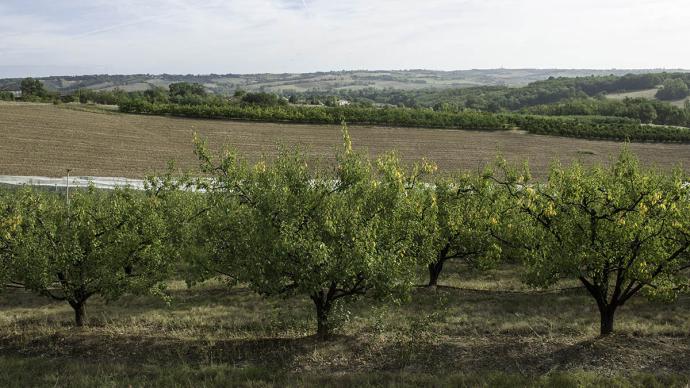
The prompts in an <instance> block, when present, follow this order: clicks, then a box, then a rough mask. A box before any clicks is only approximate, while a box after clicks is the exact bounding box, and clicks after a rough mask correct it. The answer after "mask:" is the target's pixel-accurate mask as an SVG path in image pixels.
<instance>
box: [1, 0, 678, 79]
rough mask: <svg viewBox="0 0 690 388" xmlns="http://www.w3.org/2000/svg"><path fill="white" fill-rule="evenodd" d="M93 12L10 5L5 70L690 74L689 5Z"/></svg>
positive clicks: (254, 1) (589, 1) (293, 0)
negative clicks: (688, 46)
mask: <svg viewBox="0 0 690 388" xmlns="http://www.w3.org/2000/svg"><path fill="white" fill-rule="evenodd" d="M86 4H87V5H85V2H83V1H77V0H62V1H52V0H51V1H49V0H6V1H3V2H2V4H0V56H1V57H2V62H3V64H4V65H5V66H14V67H13V69H16V68H17V67H21V66H26V67H27V69H38V68H40V69H46V68H49V67H50V66H54V68H55V69H65V68H70V67H72V68H79V69H84V68H90V67H92V68H94V72H95V71H96V70H97V69H100V70H99V71H102V69H104V68H106V69H108V71H109V72H120V73H131V72H137V73H138V72H151V73H158V72H168V73H173V72H180V73H206V72H215V73H224V72H235V73H240V72H241V73H248V72H251V73H254V72H300V71H313V70H339V69H362V68H370V69H386V68H388V69H404V68H432V69H464V68H487V67H499V66H505V67H571V68H573V67H586V68H611V67H616V68H633V67H634V68H649V67H669V68H670V67H690V52H688V50H685V49H684V47H685V42H684V36H686V30H687V26H686V24H687V23H686V20H685V19H686V15H688V14H690V4H689V3H687V2H686V1H685V0H654V1H652V0H626V1H624V0H580V1H574V0H522V1H518V0H426V1H423V2H422V1H418V0H377V1H373V0H341V1H333V0H227V1H221V0H208V1H202V0H150V1H146V2H142V1H137V0H120V1H117V2H112V1H109V0H108V1H106V0H92V1H90V2H88V3H86ZM28 71H36V70H28ZM42 71H45V70H42ZM2 75H3V74H2V69H0V76H2ZM32 75H40V74H32Z"/></svg>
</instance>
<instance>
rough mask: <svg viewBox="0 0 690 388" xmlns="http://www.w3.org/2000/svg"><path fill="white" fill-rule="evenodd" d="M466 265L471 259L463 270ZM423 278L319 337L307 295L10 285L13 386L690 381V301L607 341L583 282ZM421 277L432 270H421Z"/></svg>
mask: <svg viewBox="0 0 690 388" xmlns="http://www.w3.org/2000/svg"><path fill="white" fill-rule="evenodd" d="M455 269H456V270H460V271H459V273H463V272H462V269H461V268H459V267H456V268H455ZM452 272H455V271H454V269H453V268H452V267H451V268H450V271H448V272H447V273H446V274H445V277H444V278H443V280H444V284H445V285H446V286H443V287H439V288H437V289H426V288H420V289H418V290H417V291H416V292H415V293H414V295H413V297H412V300H411V301H410V302H408V303H404V304H401V305H389V304H385V303H380V302H377V303H371V302H370V301H368V300H361V301H358V302H355V303H353V304H350V305H348V306H345V307H344V308H343V309H342V311H341V312H340V316H341V317H342V319H343V322H344V324H343V326H342V327H341V328H340V329H339V331H338V335H337V337H336V338H334V339H333V340H332V341H328V342H319V341H317V340H316V339H314V338H313V337H311V335H312V334H313V333H314V330H315V322H314V320H313V312H312V306H311V304H310V303H309V302H308V301H307V300H305V299H300V298H296V299H288V300H283V299H269V300H265V299H262V298H261V297H259V296H257V295H255V294H254V293H252V292H251V291H249V290H247V289H245V288H242V287H238V288H234V289H228V288H226V287H225V286H224V285H223V284H220V283H218V282H215V283H209V284H203V285H200V286H197V287H195V288H192V289H188V288H186V287H185V286H184V285H183V283H181V282H172V283H171V286H170V288H171V289H170V293H171V296H172V300H171V302H170V303H169V304H166V303H164V302H162V301H160V300H158V299H154V298H150V297H134V296H129V297H125V298H123V299H122V300H120V301H118V302H114V303H109V304H106V303H104V302H103V301H101V300H93V301H91V303H90V305H89V307H88V309H89V310H88V312H89V327H87V328H84V329H81V330H79V329H75V328H73V327H72V325H71V319H72V314H71V310H70V309H69V307H67V305H63V304H60V303H53V302H51V301H49V300H47V299H43V298H41V297H38V296H34V295H31V294H27V293H25V292H22V291H10V292H6V293H4V294H2V295H1V296H0V311H1V313H0V386H84V387H87V386H88V387H90V386H127V385H128V384H131V385H132V386H190V387H191V386H194V387H199V386H285V385H290V386H352V385H357V386H381V385H384V386H405V385H408V386H418V385H422V386H506V387H512V386H520V385H532V386H582V385H586V386H590V385H591V386H659V387H662V386H686V385H687V383H688V381H689V380H688V379H689V378H690V366H689V365H690V319H689V318H690V298H687V297H685V298H682V299H681V300H679V301H678V302H677V303H675V304H669V305H665V304H654V303H648V302H645V301H644V300H642V299H638V300H633V301H631V302H630V304H629V305H626V306H624V307H623V308H622V309H621V311H620V312H619V315H618V321H617V330H618V333H617V334H616V335H613V336H611V337H609V338H604V339H600V338H597V322H598V321H597V315H596V308H595V306H594V303H593V302H592V301H591V300H590V299H589V298H588V297H587V296H586V295H585V294H584V293H582V292H581V291H580V290H577V289H569V286H571V285H572V284H563V285H561V287H562V288H564V290H562V291H553V292H536V291H533V290H529V289H526V288H525V287H524V286H522V285H521V284H520V283H519V279H518V278H517V277H516V273H515V270H514V269H512V268H507V269H501V270H496V271H492V272H490V273H487V274H464V276H460V275H458V274H457V273H456V274H452ZM420 280H421V279H420Z"/></svg>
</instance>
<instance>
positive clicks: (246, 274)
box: [195, 130, 435, 338]
mask: <svg viewBox="0 0 690 388" xmlns="http://www.w3.org/2000/svg"><path fill="white" fill-rule="evenodd" d="M344 138H345V147H344V150H343V151H342V152H341V153H340V154H339V155H338V157H337V163H336V166H335V169H334V170H333V171H331V172H327V171H326V172H324V171H322V170H319V169H317V168H316V167H314V166H311V165H309V163H308V162H307V160H306V159H305V157H304V156H303V155H302V154H300V153H299V152H289V151H283V152H281V154H280V156H278V158H277V159H276V160H275V161H273V162H271V163H269V162H267V161H266V160H262V161H259V162H258V163H256V164H255V165H253V166H249V164H248V163H247V162H245V161H243V160H241V159H240V158H239V157H238V156H237V155H236V154H234V153H231V152H228V153H226V154H225V155H224V156H223V157H222V159H221V160H220V161H219V162H215V161H214V160H212V158H211V157H210V156H209V154H208V151H207V150H206V147H205V145H204V143H202V142H197V154H198V156H199V158H200V160H201V164H202V169H203V170H204V171H205V172H207V173H209V174H211V175H212V177H213V180H211V181H210V183H209V185H208V187H207V190H208V191H209V195H210V198H209V199H208V201H209V203H210V206H209V208H210V210H209V211H208V212H207V213H206V215H205V218H204V223H205V227H200V228H199V229H200V236H202V240H203V244H202V245H203V246H205V247H206V249H205V252H206V254H205V255H200V258H201V260H199V261H197V263H196V265H195V267H196V268H198V269H199V271H200V272H202V276H201V277H202V278H203V277H204V276H203V275H206V276H212V275H213V274H224V275H227V276H228V277H230V278H232V279H235V280H236V281H239V282H245V283H247V284H248V285H249V286H250V287H251V288H252V289H254V290H255V291H257V292H259V293H260V294H263V295H282V296H286V297H289V296H296V295H304V296H307V297H309V298H310V299H311V300H312V302H313V303H314V307H315V310H316V318H317V327H318V329H317V336H318V337H320V338H325V337H328V336H329V335H330V334H331V333H332V330H333V328H334V324H335V322H334V320H333V319H332V311H333V308H334V306H335V305H336V304H337V303H340V302H341V301H346V300H350V299H353V298H356V297H359V296H363V295H372V296H375V297H404V296H405V295H406V294H407V291H409V290H410V289H411V287H412V286H413V284H414V279H415V277H416V268H417V266H418V265H419V264H427V263H426V262H421V263H420V261H421V260H422V258H424V257H428V250H429V249H430V246H429V241H430V239H429V238H427V237H428V235H427V233H428V229H429V227H428V225H434V222H433V220H431V222H430V220H429V219H428V218H429V217H433V216H434V214H435V210H434V208H435V203H434V199H433V195H431V194H432V193H431V191H430V190H427V189H425V186H423V185H421V184H419V181H418V178H420V176H421V175H422V174H425V173H427V172H430V171H431V170H432V169H433V167H432V166H431V165H429V164H422V165H420V166H419V167H417V168H415V169H414V170H413V171H407V170H406V169H404V168H403V167H402V166H401V163H400V161H399V159H398V157H397V156H395V155H394V154H388V155H386V156H384V157H382V158H380V159H378V160H377V161H376V164H375V165H373V164H372V163H371V162H370V161H369V160H368V159H367V158H366V157H364V156H363V155H361V154H359V153H356V152H354V151H353V150H352V146H351V143H350V138H349V135H348V134H347V131H346V130H345V131H344Z"/></svg>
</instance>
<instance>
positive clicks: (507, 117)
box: [120, 100, 690, 142]
mask: <svg viewBox="0 0 690 388" xmlns="http://www.w3.org/2000/svg"><path fill="white" fill-rule="evenodd" d="M120 111H121V112H125V113H139V114H152V115H173V116H181V117H193V118H209V119H234V120H254V121H281V122H282V121H285V122H295V123H310V124H338V123H340V122H342V121H347V122H348V123H352V124H361V125H383V126H404V127H428V128H450V129H467V130H505V129H512V128H518V129H522V130H525V131H528V132H530V133H535V134H545V135H559V136H569V137H580V138H594V139H616V140H633V141H669V142H687V141H690V129H688V128H685V127H673V126H657V125H646V124H641V123H640V121H639V120H636V119H631V118H623V117H608V116H564V117H561V116H558V117H557V116H539V115H528V114H510V113H498V114H495V113H489V112H478V111H461V112H452V111H434V110H431V109H415V108H392V107H387V108H376V107H363V106H343V107H323V106H298V105H276V106H262V105H248V104H234V103H226V104H223V105H179V104H161V103H150V102H147V101H144V100H131V101H125V102H123V103H121V104H120Z"/></svg>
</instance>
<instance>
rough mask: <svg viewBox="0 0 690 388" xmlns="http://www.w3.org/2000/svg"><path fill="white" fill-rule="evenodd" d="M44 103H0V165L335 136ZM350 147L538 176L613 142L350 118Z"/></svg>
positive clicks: (661, 158) (647, 151)
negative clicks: (503, 165) (498, 161)
mask: <svg viewBox="0 0 690 388" xmlns="http://www.w3.org/2000/svg"><path fill="white" fill-rule="evenodd" d="M66 108H68V107H58V106H53V105H46V104H0V174H2V175H44V176H63V175H64V174H65V170H66V169H67V168H71V169H72V170H73V172H72V173H73V174H74V175H91V176H125V177H130V178H136V177H142V176H144V175H146V174H148V173H151V172H154V171H160V170H162V169H164V168H165V166H166V163H167V162H168V161H170V160H173V159H174V160H176V161H177V163H178V165H179V166H182V167H186V168H193V167H195V166H196V160H195V157H194V155H193V152H192V136H193V133H194V132H198V133H199V134H200V135H201V136H203V137H207V138H208V139H209V142H210V144H211V145H214V146H219V145H221V144H227V145H231V146H234V147H237V148H238V149H239V150H240V151H241V152H243V153H244V154H245V155H247V156H248V157H250V158H253V159H255V158H257V157H258V156H259V155H260V154H262V153H266V154H269V155H270V154H273V153H275V152H276V147H275V146H276V144H277V143H283V144H300V145H303V146H306V147H307V149H308V151H309V153H310V154H311V155H313V156H315V157H317V158H321V159H325V160H329V159H330V158H332V156H333V150H334V149H335V148H336V147H337V146H339V145H340V144H341V133H340V127H338V126H325V125H297V124H272V123H251V122H239V121H217V120H193V119H182V118H169V117H152V116H138V115H125V114H118V113H114V114H113V113H112V112H107V114H106V112H104V113H99V112H98V111H94V112H90V111H85V110H75V109H66ZM350 132H351V135H352V138H353V141H354V144H355V146H356V147H359V148H362V149H368V150H369V152H370V153H371V154H379V153H381V152H384V151H388V150H391V149H396V150H398V151H399V152H400V153H401V155H402V156H403V158H404V159H406V160H416V159H419V158H421V157H427V158H429V159H431V160H433V161H435V162H436V163H438V165H439V167H440V168H441V169H442V170H446V171H447V170H452V169H477V168H480V167H481V166H483V165H484V164H486V163H489V162H491V161H493V160H494V158H495V156H496V154H497V153H499V152H500V153H502V154H503V155H504V156H506V157H507V158H508V159H510V160H512V161H515V162H522V161H524V160H527V161H528V162H529V164H530V166H531V167H532V170H533V173H534V174H535V175H536V176H543V175H544V173H545V171H546V170H547V168H548V165H549V163H550V162H551V161H552V160H553V159H559V160H561V161H563V162H569V161H571V160H574V159H580V160H583V161H584V162H586V163H594V162H606V161H608V160H609V159H610V158H611V157H612V156H615V155H616V154H617V153H618V151H619V150H620V148H621V145H622V144H621V143H619V142H612V141H594V140H582V139H572V138H562V137H552V136H539V135H530V134H524V133H519V132H512V131H500V132H499V131H496V132H487V131H460V130H438V129H423V128H380V127H362V126H352V127H351V128H350ZM631 148H632V150H633V151H635V152H636V153H637V154H638V155H639V157H640V158H641V159H642V160H643V161H644V162H646V163H648V164H655V165H658V166H660V167H662V168H671V167H672V166H674V165H677V164H678V163H682V164H683V165H685V166H688V165H690V147H688V145H684V144H664V143H635V144H632V145H631Z"/></svg>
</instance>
